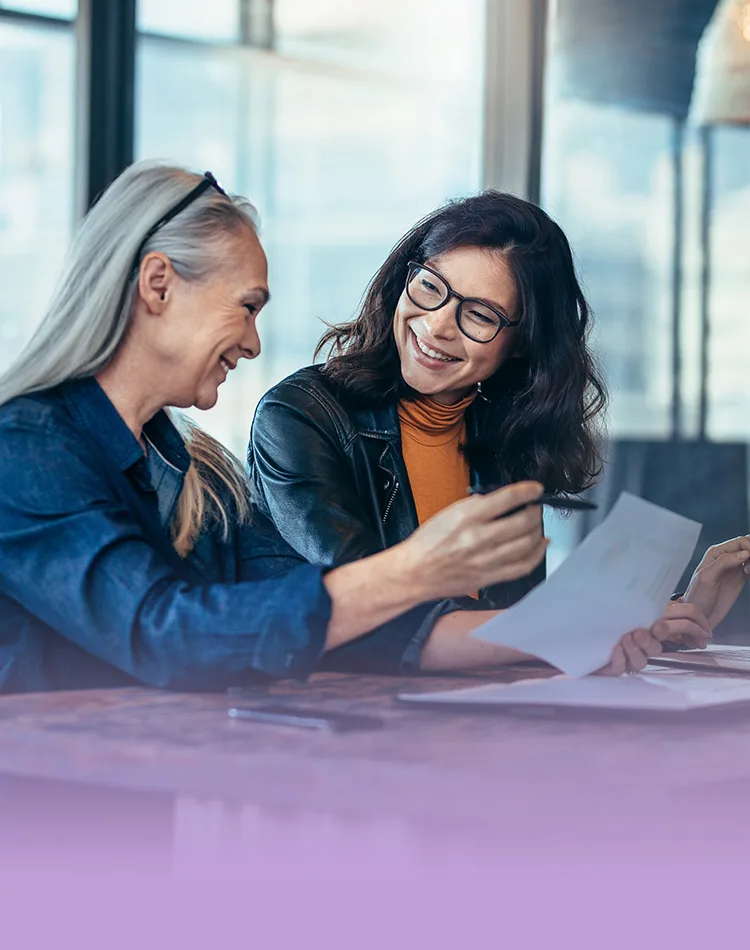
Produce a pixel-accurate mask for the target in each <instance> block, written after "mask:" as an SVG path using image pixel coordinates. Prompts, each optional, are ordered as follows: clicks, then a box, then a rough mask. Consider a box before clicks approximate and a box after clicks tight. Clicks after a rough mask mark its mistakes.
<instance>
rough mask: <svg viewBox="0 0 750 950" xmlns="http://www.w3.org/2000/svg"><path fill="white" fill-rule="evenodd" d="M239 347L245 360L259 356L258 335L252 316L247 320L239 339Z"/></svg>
mask: <svg viewBox="0 0 750 950" xmlns="http://www.w3.org/2000/svg"><path fill="white" fill-rule="evenodd" d="M240 349H241V350H242V355H243V356H244V358H245V359H246V360H254V359H255V357H256V356H260V337H259V336H258V328H257V326H256V325H255V319H254V318H253V319H252V320H248V321H247V327H246V329H245V333H244V335H243V337H242V339H241V340H240Z"/></svg>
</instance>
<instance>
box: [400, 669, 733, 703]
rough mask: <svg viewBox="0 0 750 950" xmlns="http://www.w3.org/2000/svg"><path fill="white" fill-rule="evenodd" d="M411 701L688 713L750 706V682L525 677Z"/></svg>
mask: <svg viewBox="0 0 750 950" xmlns="http://www.w3.org/2000/svg"><path fill="white" fill-rule="evenodd" d="M399 699H401V700H403V701H406V702H410V703H415V704H419V703H428V704H431V705H434V704H436V703H438V704H440V705H445V706H570V707H577V708H586V707H588V708H591V709H652V710H660V709H661V710H674V711H687V710H688V709H699V708H702V707H710V706H725V705H729V704H732V703H749V702H750V683H748V682H747V680H738V679H735V678H733V677H728V676H715V675H713V674H711V675H705V676H702V675H701V674H699V673H697V674H690V673H688V674H685V673H681V674H678V676H674V675H670V674H666V675H665V674H656V675H650V674H648V675H646V674H641V675H640V676H590V677H587V678H586V679H570V678H569V677H567V676H553V677H551V678H548V679H525V680H519V681H518V682H516V683H485V684H483V685H481V686H469V687H466V688H464V689H452V690H445V691H443V692H439V693H402V694H401V695H400V696H399Z"/></svg>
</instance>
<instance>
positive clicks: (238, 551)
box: [0, 163, 705, 691]
mask: <svg viewBox="0 0 750 950" xmlns="http://www.w3.org/2000/svg"><path fill="white" fill-rule="evenodd" d="M268 297H269V292H268V286H267V279H266V259H265V255H264V253H263V250H262V248H261V245H260V243H259V241H258V237H257V233H256V226H255V217H254V211H253V209H252V207H251V206H250V205H249V204H248V203H247V202H246V201H244V200H243V199H241V198H235V197H230V196H228V195H227V194H226V193H225V192H224V191H223V189H222V188H221V187H220V186H219V184H218V183H217V181H216V180H215V179H214V178H213V176H212V175H210V174H209V173H206V175H204V176H203V177H198V176H195V175H192V174H190V173H188V172H186V171H184V170H182V169H178V168H172V167H166V166H162V165H158V164H153V163H140V164H136V165H134V166H132V167H131V168H129V169H128V170H127V171H125V172H124V173H123V174H122V175H121V176H120V177H119V178H118V179H117V181H115V182H114V183H113V184H112V186H111V187H110V188H109V189H108V190H107V191H106V192H105V193H104V195H103V196H102V197H101V199H100V200H99V201H98V203H97V204H96V205H95V206H94V208H93V209H92V210H91V211H90V212H89V214H88V215H87V216H86V218H85V220H84V221H83V223H82V225H81V227H80V229H79V231H78V233H77V235H76V237H75V239H74V241H73V245H72V248H71V250H70V253H69V256H68V259H67V263H66V266H65V270H64V274H63V277H62V281H61V283H60V286H59V288H58V289H57V291H56V293H55V295H54V297H53V302H52V304H51V306H50V309H49V311H48V312H47V315H46V317H45V318H44V320H43V322H42V323H41V325H40V326H39V328H38V329H37V331H36V333H35V334H34V335H33V337H32V339H31V341H30V343H29V344H28V346H27V347H26V349H25V350H24V352H23V353H22V354H21V355H20V357H19V358H18V359H17V360H16V362H15V363H14V364H13V365H12V366H11V368H10V369H9V370H8V371H7V372H6V373H5V375H4V376H2V377H0V484H2V486H3V487H2V493H1V494H0V690H4V691H14V690H15V691H17V690H29V689H54V688H75V687H81V686H94V685H116V684H119V683H123V682H124V683H127V682H133V681H134V680H135V681H139V682H144V683H149V684H152V685H155V686H169V687H178V688H198V689H202V688H224V687H226V686H229V685H232V684H241V683H244V682H247V681H249V680H252V679H253V678H257V677H259V676H260V677H268V676H270V677H286V676H293V677H300V678H301V677H305V676H307V675H308V674H309V673H310V672H312V671H313V670H314V669H315V668H317V667H318V666H319V665H320V664H321V662H322V661H323V659H324V657H326V656H328V657H332V656H336V655H339V656H340V655H341V653H342V651H344V655H345V657H346V658H347V661H346V662H347V663H349V664H350V665H351V667H352V668H360V669H361V668H367V669H371V670H374V671H380V672H396V671H407V670H410V669H417V668H420V667H421V668H427V669H442V668H446V667H449V666H456V665H460V666H480V665H484V664H488V663H489V664H498V663H505V662H511V661H514V660H518V659H519V658H521V657H522V656H523V655H522V654H519V653H517V652H515V651H513V650H510V649H506V648H503V647H493V646H489V645H487V644H483V643H480V642H478V641H476V640H473V639H471V638H470V637H469V633H470V631H471V629H472V628H474V627H475V626H477V625H478V624H479V623H481V622H482V621H483V620H484V619H486V618H485V617H484V616H483V615H482V613H481V612H475V613H472V612H470V611H462V610H459V609H458V607H459V606H460V605H459V604H458V603H457V602H456V601H452V600H445V599H440V598H445V597H451V596H453V595H458V594H460V593H461V592H462V591H466V590H471V589H474V588H480V587H483V586H485V585H487V584H490V583H495V582H498V581H502V580H509V579H513V578H515V577H520V576H523V575H525V574H528V573H529V571H530V570H531V569H532V568H533V567H534V566H535V565H536V564H538V563H539V562H540V560H541V559H542V557H543V556H544V551H545V549H546V540H545V539H544V537H543V535H542V527H541V516H540V508H539V506H538V505H533V504H532V505H529V504H528V503H530V502H533V501H534V500H536V499H538V497H539V495H540V493H541V486H540V485H538V484H536V483H533V482H526V483H520V484H516V485H512V486H509V487H507V488H504V489H502V490H500V491H497V492H493V493H492V494H490V495H487V496H484V497H479V496H476V497H471V498H467V499H465V500H464V501H461V502H459V503H458V504H456V505H454V506H452V507H451V508H450V509H447V510H446V511H444V512H442V513H441V514H439V515H438V516H437V517H435V518H433V519H432V520H431V521H429V522H427V523H426V524H424V525H423V526H422V527H421V528H419V530H418V531H416V532H415V533H414V534H413V535H412V536H411V537H409V538H408V539H406V540H405V541H403V542H402V543H401V544H399V545H397V546H396V547H394V548H391V549H389V550H387V551H384V552H382V553H379V554H376V555H374V556H373V557H370V558H366V559H364V560H361V561H358V562H355V563H351V564H348V565H345V566H343V567H339V568H336V569H334V570H330V571H324V570H322V569H321V568H319V567H315V566H313V565H305V564H303V563H302V562H301V561H300V559H299V558H297V557H296V556H295V555H294V553H293V552H292V551H291V550H290V549H289V548H288V547H287V546H286V544H285V543H284V542H283V541H282V540H281V538H280V537H279V536H278V535H277V534H276V533H275V532H274V531H273V530H272V529H270V528H269V527H268V526H267V525H266V524H265V523H263V522H262V520H261V517H260V516H256V517H254V518H251V517H250V511H249V507H248V501H247V494H246V485H245V480H244V475H243V472H242V470H241V468H240V466H239V463H238V462H237V461H236V460H235V459H234V458H233V457H232V456H231V455H230V454H229V453H228V452H227V451H226V450H225V449H224V448H223V447H222V446H221V445H219V444H218V443H217V442H215V441H214V440H213V439H212V438H210V437H209V436H208V435H207V434H205V433H204V432H202V431H201V430H200V429H199V428H197V427H196V426H195V425H193V424H192V423H189V422H188V421H187V419H185V417H184V416H182V415H181V414H179V413H177V412H174V411H173V409H170V408H168V407H177V408H187V407H190V406H196V407H198V408H200V409H208V408H210V407H211V406H213V405H214V403H215V402H216V399H217V395H218V387H219V386H220V385H221V383H222V382H223V381H224V379H225V378H226V376H227V374H228V373H230V372H231V371H232V370H233V369H234V368H235V367H236V366H237V364H238V362H239V360H240V359H242V358H247V359H253V358H254V357H255V356H257V355H258V353H259V351H260V341H259V338H258V334H257V330H256V318H257V315H258V313H259V311H260V310H261V308H262V307H263V306H264V304H265V303H266V301H267V300H268ZM524 505H526V507H525V508H522V509H521V510H519V511H518V512H517V513H515V514H512V515H511V516H509V517H500V516H502V515H504V514H507V513H508V512H510V511H511V510H512V509H516V508H519V506H524ZM686 622H688V623H693V627H694V628H695V629H696V630H697V632H698V634H699V635H700V634H705V631H703V630H702V629H699V628H700V623H699V621H695V620H694V621H690V620H689V618H688V620H687V621H686ZM658 650H659V642H658V638H657V637H656V636H655V635H654V634H653V632H651V631H646V630H642V631H637V632H635V633H633V634H629V635H628V636H627V637H625V638H624V639H623V641H621V643H620V644H619V645H618V646H617V647H616V649H615V653H614V654H613V661H612V671H613V672H620V671H622V670H624V669H626V668H640V667H641V666H643V665H644V663H645V662H646V656H647V654H649V653H656V652H658Z"/></svg>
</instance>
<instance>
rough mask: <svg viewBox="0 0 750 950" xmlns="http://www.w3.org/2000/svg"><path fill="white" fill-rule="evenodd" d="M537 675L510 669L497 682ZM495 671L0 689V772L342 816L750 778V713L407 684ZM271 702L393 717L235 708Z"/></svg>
mask: <svg viewBox="0 0 750 950" xmlns="http://www.w3.org/2000/svg"><path fill="white" fill-rule="evenodd" d="M528 675H539V673H538V671H537V672H534V671H532V670H521V669H516V670H505V671H502V672H501V673H496V674H494V675H493V677H492V679H494V680H498V679H506V680H509V679H514V678H518V677H519V676H528ZM481 681H482V677H478V676H476V677H418V678H412V679H408V678H395V677H374V676H372V677H367V676H353V675H342V674H333V673H327V674H317V675H315V676H313V677H312V678H311V679H310V680H309V681H308V682H307V683H304V684H292V683H280V684H273V685H271V686H269V687H260V688H257V689H253V690H248V691H244V692H243V693H242V694H241V695H238V694H233V695H227V694H184V693H170V692H162V691H157V690H149V689H138V688H134V689H116V690H90V691H78V692H59V693H37V694H26V695H16V696H6V697H2V698H0V772H3V773H5V774H6V775H14V776H25V777H33V778H37V779H57V780H65V781H70V782H83V783H87V784H90V785H100V786H109V787H116V788H119V789H130V790H138V791H151V792H167V793H171V794H174V795H187V796H194V797H199V798H201V799H204V800H205V799H215V800H218V801H222V802H225V803H231V802H236V803H238V804H246V803H251V804H254V805H258V806H261V807H274V808H285V807H287V808H297V809H299V808H305V809H312V810H319V809H322V810H326V811H328V812H330V811H332V810H333V811H335V812H337V813H340V814H343V815H353V816H360V817H361V816H367V815H372V814H377V815H378V816H379V817H382V816H383V815H393V816H399V817H401V818H408V817H409V816H412V817H418V818H419V819H420V820H425V818H429V817H432V818H434V819H437V820H446V819H448V820H449V819H451V818H453V817H455V816H456V814H457V812H458V811H459V810H460V811H461V813H462V815H463V817H464V818H466V815H467V809H466V805H465V803H466V802H467V801H470V802H471V803H472V807H471V809H469V812H470V814H471V815H475V816H478V817H479V816H486V815H489V814H491V813H492V812H493V811H494V810H496V805H497V800H498V794H499V790H502V793H503V794H504V795H506V796H508V795H512V794H517V796H518V799H519V800H522V799H525V798H526V797H527V796H528V795H529V794H530V793H533V794H534V795H537V796H542V797H543V796H545V795H554V796H555V798H556V799H559V797H560V796H561V795H562V796H563V797H564V796H565V790H566V789H567V790H568V791H569V792H570V794H571V795H576V794H577V790H579V789H581V788H582V787H586V788H588V789H592V788H597V789H598V790H599V791H598V793H597V794H601V793H606V791H607V789H609V790H613V789H617V790H618V791H619V792H620V793H622V792H623V790H627V793H628V795H631V796H632V795H634V794H638V792H639V789H641V790H642V789H643V788H644V786H648V793H649V795H653V794H654V790H658V789H661V790H662V791H664V792H669V791H672V790H675V789H682V788H690V787H692V786H701V785H705V783H726V782H732V781H738V780H747V779H750V713H747V712H745V713H744V715H737V716H735V717H734V718H733V719H732V721H729V722H726V721H724V722H714V721H696V720H693V721H690V722H686V721H682V722H679V723H677V722H666V723H664V722H662V721H654V720H633V719H630V720H612V719H606V720H604V719H600V718H597V717H595V716H594V717H588V718H585V719H580V718H575V719H571V718H565V719H558V718H550V719H538V718H528V717H518V716H513V715H508V714H499V713H498V714H487V713H484V714H482V713H474V712H463V711H453V710H451V711H442V710H428V709H415V708H412V707H406V706H404V705H403V704H399V703H398V702H397V700H396V697H397V695H398V693H400V692H404V691H412V692H414V691H432V690H437V689H442V688H447V689H450V688H457V687H459V686H465V685H471V684H476V683H477V682H481ZM269 698H272V699H275V700H278V699H283V700H284V702H285V703H290V704H295V705H297V706H300V707H304V706H305V705H307V706H315V707H316V708H321V707H322V708H325V709H330V710H331V711H333V710H337V711H344V712H349V713H352V712H355V713H360V714H370V715H375V716H377V717H379V718H380V719H381V720H382V721H383V723H384V728H381V729H378V730H373V731H359V732H351V733H345V734H330V733H326V732H313V731H308V730H301V729H295V728H285V727H278V726H269V725H262V724H258V723H253V722H247V721H237V720H233V719H230V718H229V716H228V715H227V710H228V708H229V707H231V706H240V705H257V704H259V703H262V702H267V701H268V700H269Z"/></svg>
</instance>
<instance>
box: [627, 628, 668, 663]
mask: <svg viewBox="0 0 750 950" xmlns="http://www.w3.org/2000/svg"><path fill="white" fill-rule="evenodd" d="M632 637H633V640H634V641H635V643H636V644H637V646H638V647H640V649H641V650H642V651H643V653H644V654H645V655H646V656H647V657H654V656H659V654H660V653H661V652H662V646H661V640H659V638H658V637H657V636H655V635H654V634H653V633H652V632H651V630H647V629H646V628H645V627H639V628H638V629H637V630H634V631H633V632H632Z"/></svg>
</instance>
